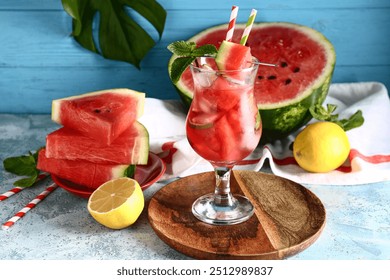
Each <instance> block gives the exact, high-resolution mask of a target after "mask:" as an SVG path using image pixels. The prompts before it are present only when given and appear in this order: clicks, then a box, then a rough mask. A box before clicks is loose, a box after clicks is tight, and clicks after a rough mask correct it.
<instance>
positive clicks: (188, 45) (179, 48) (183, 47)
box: [167, 41, 196, 56]
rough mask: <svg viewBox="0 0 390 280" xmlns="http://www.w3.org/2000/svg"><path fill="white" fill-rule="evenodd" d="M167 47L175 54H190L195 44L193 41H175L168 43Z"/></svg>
mask: <svg viewBox="0 0 390 280" xmlns="http://www.w3.org/2000/svg"><path fill="white" fill-rule="evenodd" d="M167 48H168V50H170V51H171V52H172V53H173V54H175V55H177V56H191V53H192V52H193V51H194V50H195V48H196V44H195V43H194V42H185V41H177V42H173V43H171V44H169V45H168V47H167Z"/></svg>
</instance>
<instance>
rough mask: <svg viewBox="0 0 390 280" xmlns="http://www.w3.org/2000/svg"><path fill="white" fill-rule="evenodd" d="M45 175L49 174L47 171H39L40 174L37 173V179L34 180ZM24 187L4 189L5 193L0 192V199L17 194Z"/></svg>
mask: <svg viewBox="0 0 390 280" xmlns="http://www.w3.org/2000/svg"><path fill="white" fill-rule="evenodd" d="M47 176H49V174H48V173H41V174H39V176H38V179H37V180H36V182H38V181H42V180H43V179H45V178H46V177H47ZM24 189H25V188H23V187H13V188H12V189H10V190H8V191H6V192H5V193H2V194H0V201H3V200H6V199H7V198H9V197H11V196H13V195H14V194H17V193H19V192H21V191H22V190H24Z"/></svg>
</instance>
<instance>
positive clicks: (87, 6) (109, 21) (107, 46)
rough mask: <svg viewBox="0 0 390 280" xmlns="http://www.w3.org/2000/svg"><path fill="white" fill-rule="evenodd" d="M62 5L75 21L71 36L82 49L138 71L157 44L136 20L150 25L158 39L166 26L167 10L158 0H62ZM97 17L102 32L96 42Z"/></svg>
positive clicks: (99, 32) (99, 31)
mask: <svg viewBox="0 0 390 280" xmlns="http://www.w3.org/2000/svg"><path fill="white" fill-rule="evenodd" d="M62 6H63V8H64V10H65V11H66V12H67V13H68V14H69V15H70V16H71V17H72V19H73V32H72V35H73V36H74V38H75V40H76V41H77V42H78V43H79V44H80V45H81V46H83V47H84V48H86V49H88V50H91V51H93V52H95V53H98V54H100V55H102V56H103V57H105V58H107V59H113V60H120V61H126V62H128V63H131V64H133V65H135V66H136V67H137V68H140V62H141V61H142V59H143V58H144V57H145V55H146V54H147V53H148V52H149V50H150V49H151V48H153V47H154V45H155V44H156V41H155V40H154V39H153V37H152V36H151V33H152V32H147V31H146V30H145V29H144V28H143V27H142V26H141V25H140V23H139V18H138V21H136V20H135V18H136V17H137V16H138V15H139V16H141V17H142V18H143V19H145V20H146V21H147V22H149V23H150V24H151V25H152V26H153V27H154V28H155V29H156V31H157V32H158V35H159V38H161V36H162V33H163V30H164V26H165V19H166V11H165V10H164V8H163V7H162V6H161V5H160V4H159V3H158V2H156V1H155V0H104V1H103V0H62ZM132 12H136V13H132ZM97 15H99V16H98V19H99V20H98V26H99V30H98V36H96V37H97V38H96V39H95V38H94V24H95V20H96V19H97V18H96V17H97ZM156 37H157V36H156ZM97 42H98V43H97ZM97 44H98V45H97Z"/></svg>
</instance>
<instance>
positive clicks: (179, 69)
mask: <svg viewBox="0 0 390 280" xmlns="http://www.w3.org/2000/svg"><path fill="white" fill-rule="evenodd" d="M195 58H196V57H178V58H176V59H175V60H174V61H173V63H172V65H171V72H170V77H171V80H172V82H173V83H174V84H176V83H177V82H178V81H179V79H180V77H181V75H182V74H183V72H184V71H185V70H186V69H187V67H188V66H189V65H190V64H191V63H192V62H193V61H194V60H195Z"/></svg>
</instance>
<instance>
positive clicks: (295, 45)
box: [168, 22, 336, 141]
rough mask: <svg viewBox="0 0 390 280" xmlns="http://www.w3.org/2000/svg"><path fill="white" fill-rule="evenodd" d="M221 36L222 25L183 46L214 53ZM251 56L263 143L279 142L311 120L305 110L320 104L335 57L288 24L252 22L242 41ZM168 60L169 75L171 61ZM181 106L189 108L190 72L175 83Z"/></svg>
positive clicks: (311, 34) (311, 33)
mask: <svg viewBox="0 0 390 280" xmlns="http://www.w3.org/2000/svg"><path fill="white" fill-rule="evenodd" d="M244 28H245V24H236V29H235V34H234V37H233V42H239V41H240V38H241V34H242V32H243V30H244ZM225 36H226V25H218V26H214V27H211V28H209V29H206V30H204V31H202V32H200V33H199V34H197V35H195V36H193V37H192V38H190V39H189V40H188V41H192V42H196V43H197V45H204V44H214V45H215V46H216V47H217V48H218V47H219V45H220V44H221V42H223V40H224V39H225ZM247 46H249V47H250V48H251V53H252V55H253V56H254V57H256V58H257V59H258V60H260V61H261V62H267V63H273V64H277V65H278V66H279V67H268V66H260V67H259V70H258V75H257V81H256V83H255V97H256V100H257V105H258V108H259V112H260V114H261V119H262V122H263V136H262V139H265V140H266V141H272V140H275V139H281V138H284V137H286V136H287V135H289V134H290V133H292V132H294V131H296V130H297V129H299V128H300V127H302V126H303V125H304V124H306V123H307V122H308V121H309V120H310V119H311V118H312V116H311V114H310V112H309V108H310V107H311V106H313V105H315V104H322V103H323V101H324V99H325V97H326V95H327V93H328V89H329V85H330V82H331V78H332V75H333V70H334V67H335V62H336V55H335V51H334V48H333V45H332V44H331V43H330V42H329V41H328V40H327V39H326V38H325V37H324V36H323V35H322V34H321V33H319V32H318V31H316V30H314V29H311V28H309V27H306V26H302V25H297V24H293V23H285V22H277V23H272V22H271V23H255V24H254V25H253V27H252V30H251V35H250V36H249V39H248V41H247ZM175 58H176V56H175V55H173V56H172V57H171V59H170V61H169V65H168V68H169V69H168V71H169V72H170V66H171V64H172V62H173V60H174V59H175ZM175 87H176V89H177V90H178V92H179V95H180V97H181V99H182V100H183V103H184V104H185V105H187V106H188V107H189V105H190V103H191V101H192V98H193V92H194V88H193V81H192V75H191V72H190V70H189V69H187V70H186V71H185V72H184V73H183V75H182V76H181V78H180V80H179V81H178V82H177V83H176V84H175Z"/></svg>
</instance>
